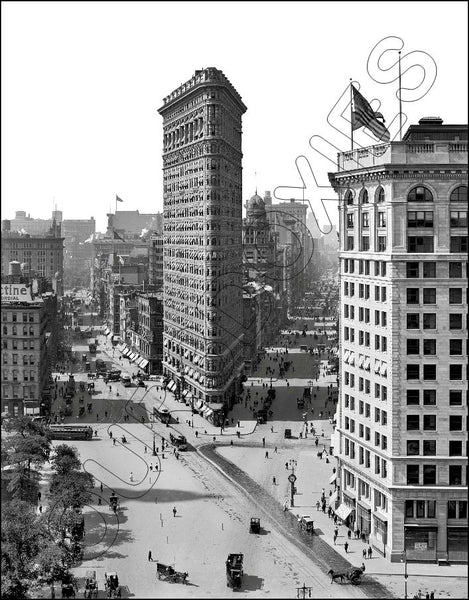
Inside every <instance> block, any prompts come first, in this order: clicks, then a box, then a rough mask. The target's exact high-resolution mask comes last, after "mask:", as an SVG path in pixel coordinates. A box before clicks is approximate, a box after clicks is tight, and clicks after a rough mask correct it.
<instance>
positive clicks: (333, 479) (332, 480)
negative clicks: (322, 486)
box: [329, 473, 337, 485]
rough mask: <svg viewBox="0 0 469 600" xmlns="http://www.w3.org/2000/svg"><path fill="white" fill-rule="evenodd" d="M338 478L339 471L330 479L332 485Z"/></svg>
mask: <svg viewBox="0 0 469 600" xmlns="http://www.w3.org/2000/svg"><path fill="white" fill-rule="evenodd" d="M336 479H337V473H334V474H333V475H332V477H331V478H330V479H329V483H330V485H332V484H333V483H334V481H335V480H336Z"/></svg>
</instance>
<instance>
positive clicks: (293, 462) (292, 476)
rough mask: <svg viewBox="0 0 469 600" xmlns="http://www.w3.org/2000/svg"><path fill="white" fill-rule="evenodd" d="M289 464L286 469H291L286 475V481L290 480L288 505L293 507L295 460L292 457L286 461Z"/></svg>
mask: <svg viewBox="0 0 469 600" xmlns="http://www.w3.org/2000/svg"><path fill="white" fill-rule="evenodd" d="M288 463H289V466H288V469H290V470H291V473H290V475H289V476H288V481H289V482H290V506H291V507H292V508H293V507H294V506H295V491H296V488H295V481H296V479H297V477H296V475H295V467H296V464H297V462H296V460H295V459H293V458H290V460H289V461H288Z"/></svg>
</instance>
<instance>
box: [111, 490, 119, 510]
mask: <svg viewBox="0 0 469 600" xmlns="http://www.w3.org/2000/svg"><path fill="white" fill-rule="evenodd" d="M119 508H120V503H119V498H118V497H117V496H116V494H115V493H114V492H112V494H111V496H110V498H109V510H112V511H113V513H114V514H116V513H117V511H118V510H119Z"/></svg>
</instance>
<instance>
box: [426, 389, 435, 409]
mask: <svg viewBox="0 0 469 600" xmlns="http://www.w3.org/2000/svg"><path fill="white" fill-rule="evenodd" d="M423 404H424V406H435V405H436V390H423Z"/></svg>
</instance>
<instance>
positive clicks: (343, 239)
mask: <svg viewBox="0 0 469 600" xmlns="http://www.w3.org/2000/svg"><path fill="white" fill-rule="evenodd" d="M338 168H339V170H338V172H337V173H333V174H330V176H329V177H330V181H331V184H332V186H333V187H334V189H335V190H336V192H337V193H338V195H339V200H340V278H341V290H342V297H341V316H340V320H341V333H340V356H341V389H340V401H339V409H338V423H337V432H338V443H336V444H335V446H336V454H337V456H338V464H339V469H338V472H339V477H340V488H341V489H340V501H341V505H340V506H339V507H338V509H337V512H338V514H339V516H340V517H341V518H342V519H344V520H346V521H348V522H349V523H350V524H352V525H354V526H355V528H358V529H360V531H362V532H364V533H365V534H366V535H367V536H368V535H369V538H370V543H371V545H372V546H373V547H374V548H375V549H376V550H378V551H379V552H381V553H383V554H384V555H385V556H386V557H387V558H389V559H390V560H391V561H399V560H401V559H402V558H404V557H405V556H406V557H407V559H409V560H417V561H436V560H437V559H447V558H448V559H449V560H450V561H467V314H466V313H467V125H443V124H442V121H441V119H434V118H427V119H422V120H420V122H419V124H418V125H412V126H411V127H410V128H409V129H408V131H407V133H406V134H405V136H404V138H403V140H402V141H401V142H392V143H390V144H379V145H376V146H372V147H370V148H361V149H359V150H354V151H351V152H345V153H342V154H339V157H338ZM404 552H405V554H403V553H404Z"/></svg>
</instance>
